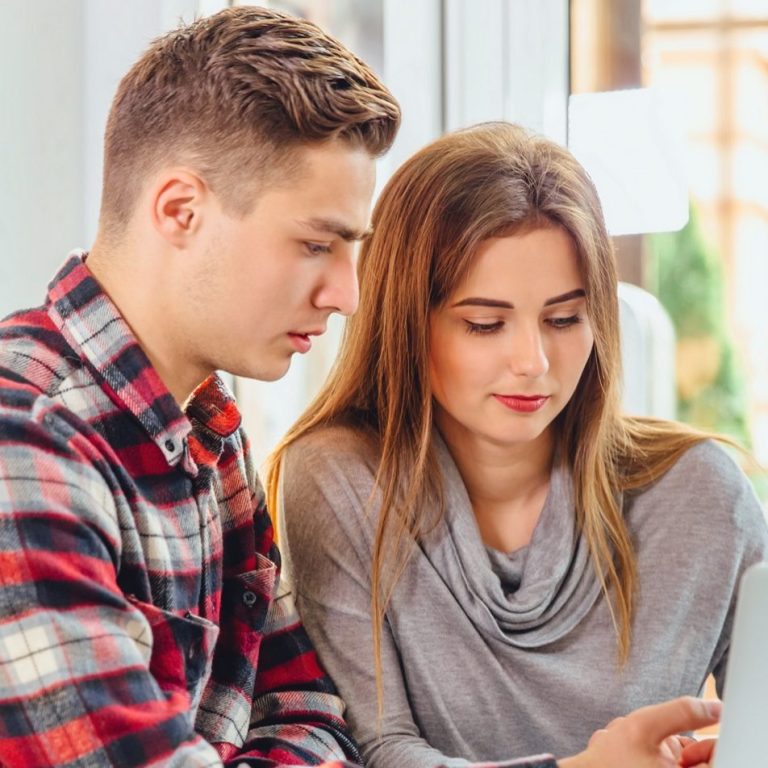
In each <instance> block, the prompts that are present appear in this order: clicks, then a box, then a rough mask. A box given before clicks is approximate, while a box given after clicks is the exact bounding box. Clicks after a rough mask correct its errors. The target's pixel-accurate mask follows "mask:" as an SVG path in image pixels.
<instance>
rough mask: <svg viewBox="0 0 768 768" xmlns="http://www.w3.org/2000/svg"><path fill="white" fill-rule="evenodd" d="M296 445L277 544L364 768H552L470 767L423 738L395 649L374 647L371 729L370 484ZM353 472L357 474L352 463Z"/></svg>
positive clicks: (534, 761)
mask: <svg viewBox="0 0 768 768" xmlns="http://www.w3.org/2000/svg"><path fill="white" fill-rule="evenodd" d="M322 453H324V452H323V451H322V450H318V449H317V446H312V448H311V449H309V450H308V451H306V452H305V451H304V450H303V446H301V445H297V446H293V447H292V448H291V449H290V450H289V451H288V454H287V456H286V460H285V461H284V464H283V472H284V484H283V494H282V502H283V503H282V510H281V525H282V529H281V533H284V537H283V538H282V540H281V546H282V547H283V551H284V555H285V558H286V560H287V561H288V570H289V578H290V580H291V582H292V584H293V587H294V589H295V594H296V600H297V604H298V607H299V611H300V613H301V616H302V620H303V621H304V623H305V625H306V627H307V630H308V632H309V635H310V637H311V638H312V641H313V642H314V643H315V647H316V648H317V650H318V653H319V655H320V658H321V659H322V661H323V663H324V664H325V666H326V668H327V669H328V671H329V673H330V674H331V677H332V678H333V679H334V680H335V681H336V684H337V685H338V687H339V690H340V692H341V694H342V696H343V697H344V698H345V700H346V701H347V705H348V710H347V717H348V720H349V723H350V727H351V730H352V733H353V734H354V735H355V737H356V738H357V740H358V742H359V743H360V747H361V750H362V753H363V758H364V761H365V765H366V766H368V767H369V768H389V767H390V766H393V765H396V766H398V768H469V766H472V767H473V768H555V766H556V763H555V761H554V759H553V758H552V757H551V756H549V755H543V756H537V757H528V758H523V759H517V760H510V761H505V762H501V763H483V764H482V766H481V764H476V763H471V762H469V761H467V760H465V759H462V758H460V757H452V756H449V755H444V754H442V753H441V752H440V751H439V750H437V749H434V748H433V747H432V746H431V745H430V744H428V743H427V741H426V740H425V739H424V738H423V737H422V735H421V733H420V732H419V728H418V726H417V724H416V723H415V721H414V717H413V714H412V711H411V708H410V704H409V700H408V694H407V690H406V685H405V682H404V679H403V675H402V671H401V665H400V661H399V656H398V651H397V646H396V643H395V640H394V638H393V635H392V632H391V629H390V627H389V624H388V623H387V622H386V621H385V622H384V626H383V631H382V638H381V664H382V679H383V695H384V712H383V716H382V718H381V721H379V720H378V713H377V695H376V682H375V676H374V664H373V651H372V647H373V645H372V629H371V615H370V599H371V594H370V558H366V556H365V552H366V551H367V547H369V546H370V532H369V531H368V530H367V529H366V527H365V526H363V525H361V524H360V523H361V521H365V520H366V511H365V509H364V507H365V504H366V501H367V498H368V495H369V493H370V487H371V483H368V485H367V487H366V488H359V487H357V484H356V482H355V481H354V480H352V479H351V476H350V472H351V470H350V465H349V464H348V463H346V462H345V461H344V459H343V457H342V458H339V457H333V458H329V457H327V456H325V455H323V456H321V457H320V456H319V454H322ZM354 464H355V465H356V466H355V471H356V470H357V468H358V467H359V466H360V464H361V462H360V461H359V460H354Z"/></svg>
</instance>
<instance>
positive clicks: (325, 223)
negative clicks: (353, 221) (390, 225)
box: [299, 218, 373, 242]
mask: <svg viewBox="0 0 768 768" xmlns="http://www.w3.org/2000/svg"><path fill="white" fill-rule="evenodd" d="M299 223H300V224H301V225H302V226H305V227H308V228H309V229H314V230H315V231H316V232H330V233H331V234H334V235H337V236H338V237H340V238H341V239H342V240H346V241H347V242H354V241H356V240H365V238H366V237H370V235H371V233H372V232H373V228H372V227H368V229H366V230H364V231H362V232H360V231H359V230H355V229H350V227H348V226H346V225H345V224H342V222H340V221H337V220H336V219H323V218H319V219H318V218H315V219H307V220H306V221H301V222H299Z"/></svg>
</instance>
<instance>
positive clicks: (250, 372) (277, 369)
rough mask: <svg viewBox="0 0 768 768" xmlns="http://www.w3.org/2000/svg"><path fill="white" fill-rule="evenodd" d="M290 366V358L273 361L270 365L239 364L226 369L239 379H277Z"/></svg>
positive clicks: (281, 376) (286, 371) (283, 374)
mask: <svg viewBox="0 0 768 768" xmlns="http://www.w3.org/2000/svg"><path fill="white" fill-rule="evenodd" d="M290 367H291V358H288V359H287V360H283V361H280V362H279V363H278V362H275V363H273V364H272V365H270V366H265V365H260V366H259V365H253V366H251V365H240V366H237V367H235V366H233V367H232V370H228V373H231V374H232V375H233V376H238V377H239V378H241V379H254V380H256V381H277V380H278V379H282V378H283V376H285V374H286V373H288V369H289V368H290Z"/></svg>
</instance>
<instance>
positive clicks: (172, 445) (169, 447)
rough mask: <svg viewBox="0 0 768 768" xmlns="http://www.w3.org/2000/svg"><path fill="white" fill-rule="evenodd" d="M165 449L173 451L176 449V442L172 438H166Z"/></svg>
mask: <svg viewBox="0 0 768 768" xmlns="http://www.w3.org/2000/svg"><path fill="white" fill-rule="evenodd" d="M165 450H166V451H170V452H171V453H173V452H174V451H175V450H176V443H174V442H173V440H166V441H165Z"/></svg>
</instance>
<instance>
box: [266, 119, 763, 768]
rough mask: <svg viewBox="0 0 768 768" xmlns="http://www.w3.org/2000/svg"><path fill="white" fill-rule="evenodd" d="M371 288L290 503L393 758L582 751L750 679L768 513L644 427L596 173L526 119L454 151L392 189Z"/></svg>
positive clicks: (376, 234)
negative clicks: (748, 609)
mask: <svg viewBox="0 0 768 768" xmlns="http://www.w3.org/2000/svg"><path fill="white" fill-rule="evenodd" d="M360 287H361V300H360V310H359V312H358V313H357V314H356V315H355V316H354V317H353V318H352V320H351V322H350V323H349V326H348V329H347V332H346V335H345V337H344V342H343V344H342V350H341V353H340V356H339V359H338V362H337V364H336V367H335V369H334V372H333V373H332V375H331V377H330V379H329V381H328V382H327V384H326V385H325V387H324V389H323V391H322V392H321V394H320V395H319V396H318V398H317V399H316V401H315V402H314V403H313V404H312V406H311V407H310V408H309V410H308V411H307V412H306V413H305V414H304V416H303V417H302V418H301V419H300V420H299V422H298V423H297V424H296V425H295V426H294V427H293V429H292V430H291V431H290V432H289V434H288V436H287V437H286V439H285V441H284V443H283V444H282V445H281V447H280V448H279V449H278V451H277V454H276V458H277V459H278V463H277V464H276V465H275V466H276V467H280V466H282V477H279V474H280V473H279V471H273V473H272V477H271V480H270V482H271V489H272V492H273V495H274V494H276V492H277V491H278V490H279V487H278V484H279V483H282V505H283V509H284V514H283V519H282V524H283V530H284V537H283V541H282V544H283V550H284V554H285V557H286V559H287V560H288V561H289V569H290V570H291V572H292V574H293V579H294V584H295V589H296V595H297V599H298V603H299V608H300V612H301V614H302V616H303V619H304V621H305V624H306V626H307V629H308V630H309V633H310V635H311V637H312V640H313V641H314V642H315V644H316V645H317V648H318V651H319V653H320V656H321V658H322V661H323V663H324V664H325V665H326V667H327V669H328V671H329V672H330V673H331V675H332V677H333V678H334V679H335V681H336V683H337V684H338V686H339V688H340V691H341V693H342V695H343V697H344V698H345V699H346V701H347V703H348V707H349V709H348V716H349V721H350V724H351V726H352V729H353V732H354V733H355V735H356V736H357V738H358V740H359V741H360V744H361V746H362V749H363V754H364V756H365V759H366V763H367V765H369V766H373V767H374V768H390V766H398V767H399V768H409V767H411V766H413V768H416V766H418V767H419V768H425V767H426V766H438V765H447V766H454V765H456V766H458V765H466V761H467V760H474V761H481V760H502V759H505V758H514V757H517V756H520V755H526V754H537V753H541V752H549V753H552V754H555V755H570V754H573V753H576V752H579V751H580V750H582V749H584V747H585V746H586V745H587V743H588V741H589V739H590V736H591V735H592V734H593V732H595V731H596V730H597V729H600V728H602V727H603V726H604V724H605V723H607V722H609V721H611V720H612V719H613V718H615V717H617V716H619V715H623V714H625V713H627V712H629V711H631V710H634V709H635V708H638V707H642V706H644V705H648V704H650V703H653V702H657V701H661V700H664V699H668V698H671V697H675V696H680V695H685V694H690V695H695V694H697V693H698V692H699V691H700V690H701V688H702V685H703V683H704V680H705V679H706V677H707V676H708V675H709V674H710V673H711V672H714V674H715V675H716V678H717V680H718V683H719V684H720V685H722V681H723V674H724V666H725V661H726V658H727V655H728V645H729V634H730V628H731V622H732V614H733V608H734V602H735V595H736V590H737V585H738V580H739V577H740V574H741V573H742V572H743V570H744V569H745V568H746V567H747V566H748V565H749V564H751V563H753V562H755V561H757V560H760V559H763V558H765V557H766V552H768V532H767V531H766V524H765V520H764V518H763V513H762V510H761V508H760V505H759V503H758V501H757V499H756V497H755V495H754V493H753V491H752V489H751V487H750V485H749V483H748V481H747V479H746V478H745V476H744V475H743V474H742V472H741V471H740V470H739V469H738V468H737V466H736V464H735V463H734V462H733V461H732V460H731V458H729V456H728V455H727V454H726V453H725V452H724V451H723V449H722V448H720V447H719V446H718V445H717V444H715V443H713V442H712V441H711V440H708V439H706V436H705V435H702V434H700V433H697V432H694V431H692V430H691V429H689V428H687V427H684V426H682V425H680V424H675V423H670V422H663V421H657V420H651V419H640V418H631V417H628V416H624V415H622V414H621V413H620V410H619V389H620V370H619V360H620V352H619V325H618V306H617V278H616V271H615V266H614V257H613V253H612V249H611V243H610V240H609V238H608V236H607V234H606V230H605V225H604V221H603V216H602V212H601V209H600V205H599V202H598V198H597V194H596V192H595V189H594V187H593V185H592V183H591V181H590V179H589V178H588V176H587V174H586V172H585V171H584V170H583V169H582V168H581V166H580V165H579V164H578V163H577V162H576V161H575V160H574V158H573V157H572V156H571V155H570V154H569V153H568V152H567V151H566V150H565V149H563V148H561V147H559V146H558V145H556V144H554V143H552V142H550V141H548V140H546V139H543V138H539V137H535V136H532V135H529V134H528V133H527V132H525V131H524V130H522V129H520V128H518V127H515V126H512V125H508V124H487V125H481V126H478V127H476V128H473V129H470V130H466V131H462V132H458V133H454V134H452V135H448V136H445V137H444V138H442V139H439V140H438V141H436V142H434V143H433V144H431V145H430V146H428V147H426V148H425V149H423V150H422V151H420V152H419V153H417V154H416V155H415V156H414V157H412V158H411V159H410V160H409V161H407V162H406V163H405V164H404V165H403V166H402V167H401V168H400V169H399V171H398V172H397V173H396V174H395V175H394V176H393V178H392V179H391V181H390V182H389V184H388V185H387V187H386V188H385V190H384V191H383V193H382V195H381V198H380V200H379V202H378V204H377V206H376V210H375V211H374V215H373V235H372V236H371V238H370V239H369V240H368V241H367V242H366V243H365V245H364V247H363V251H362V254H361V259H360ZM648 375H656V372H650V371H649V372H648ZM666 375H671V372H666ZM631 754H632V753H631V752H630V753H628V754H627V755H622V754H616V755H615V759H616V764H617V765H622V766H626V768H632V767H633V766H634V765H635V763H633V762H632V760H631V759H630V757H631ZM561 764H562V765H564V766H565V765H567V764H568V763H567V761H563V762H562V763H561ZM587 764H589V765H591V766H598V768H599V766H603V765H606V764H605V763H601V762H599V761H591V762H590V761H588V762H587ZM637 764H638V765H639V764H640V763H637ZM657 764H658V765H667V763H647V765H654V766H655V765H657ZM676 764H677V763H676V762H671V763H669V765H676ZM642 765H646V763H642Z"/></svg>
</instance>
